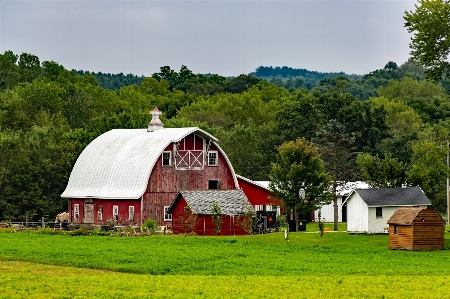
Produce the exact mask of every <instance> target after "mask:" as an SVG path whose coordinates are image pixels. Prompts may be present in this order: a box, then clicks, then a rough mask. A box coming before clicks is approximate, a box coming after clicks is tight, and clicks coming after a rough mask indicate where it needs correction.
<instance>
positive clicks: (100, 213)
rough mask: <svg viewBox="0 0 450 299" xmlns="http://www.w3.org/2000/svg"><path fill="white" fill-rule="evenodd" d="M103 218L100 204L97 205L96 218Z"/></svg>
mask: <svg viewBox="0 0 450 299" xmlns="http://www.w3.org/2000/svg"><path fill="white" fill-rule="evenodd" d="M102 218H103V206H102V205H98V208H97V220H100V221H101V220H102Z"/></svg>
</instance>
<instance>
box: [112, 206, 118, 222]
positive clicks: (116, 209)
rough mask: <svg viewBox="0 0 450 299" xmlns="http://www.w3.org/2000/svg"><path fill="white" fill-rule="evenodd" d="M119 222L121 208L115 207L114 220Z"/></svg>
mask: <svg viewBox="0 0 450 299" xmlns="http://www.w3.org/2000/svg"><path fill="white" fill-rule="evenodd" d="M116 216H117V220H119V206H113V220H116Z"/></svg>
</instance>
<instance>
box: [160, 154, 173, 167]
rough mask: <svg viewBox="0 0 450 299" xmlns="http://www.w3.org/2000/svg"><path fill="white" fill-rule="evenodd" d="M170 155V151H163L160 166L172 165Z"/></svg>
mask: <svg viewBox="0 0 450 299" xmlns="http://www.w3.org/2000/svg"><path fill="white" fill-rule="evenodd" d="M171 156H172V153H171V152H163V154H162V166H170V165H172V163H171V161H172V159H171Z"/></svg>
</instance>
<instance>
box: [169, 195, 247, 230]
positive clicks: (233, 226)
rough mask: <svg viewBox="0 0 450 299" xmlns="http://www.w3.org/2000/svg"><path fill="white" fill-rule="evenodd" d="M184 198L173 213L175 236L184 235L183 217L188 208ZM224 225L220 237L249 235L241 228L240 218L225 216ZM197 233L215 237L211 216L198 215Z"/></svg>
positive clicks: (178, 202) (179, 201)
mask: <svg viewBox="0 0 450 299" xmlns="http://www.w3.org/2000/svg"><path fill="white" fill-rule="evenodd" d="M186 205H187V204H186V201H185V200H184V198H180V199H179V200H178V201H177V203H176V206H175V207H174V209H173V212H172V230H173V233H174V234H184V233H185V231H184V228H183V226H182V225H181V217H183V216H184V208H185V207H186ZM222 218H223V225H222V229H221V231H220V234H219V235H220V236H233V235H248V233H247V232H246V231H245V230H243V229H242V228H240V227H239V221H240V219H239V217H237V216H234V217H233V216H223V217H222ZM194 231H195V233H196V234H197V235H199V236H213V235H214V224H213V222H212V216H211V215H198V216H197V225H196V227H195V230H194Z"/></svg>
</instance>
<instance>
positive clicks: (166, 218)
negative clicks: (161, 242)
mask: <svg viewBox="0 0 450 299" xmlns="http://www.w3.org/2000/svg"><path fill="white" fill-rule="evenodd" d="M169 208H170V206H165V207H164V221H171V220H172V214H169Z"/></svg>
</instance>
